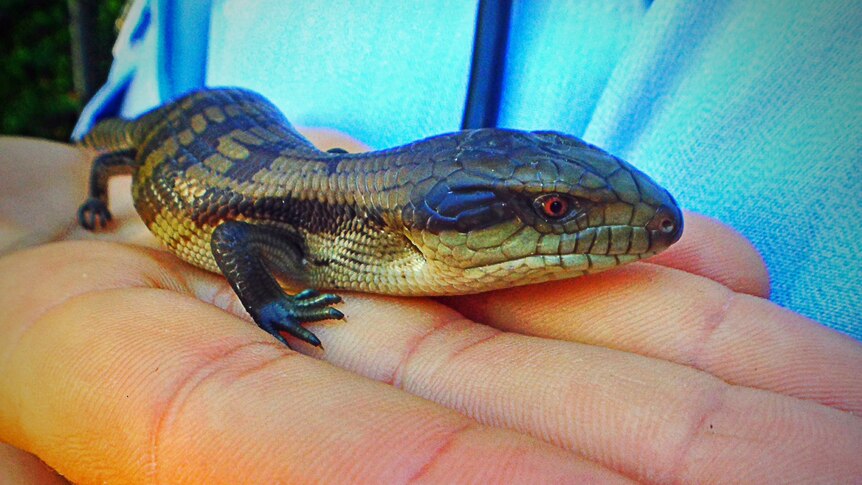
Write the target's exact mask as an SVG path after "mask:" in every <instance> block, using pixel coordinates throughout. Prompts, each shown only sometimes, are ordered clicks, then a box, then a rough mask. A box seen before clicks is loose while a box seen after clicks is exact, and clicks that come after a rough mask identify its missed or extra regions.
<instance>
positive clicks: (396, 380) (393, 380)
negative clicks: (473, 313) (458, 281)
mask: <svg viewBox="0 0 862 485" xmlns="http://www.w3.org/2000/svg"><path fill="white" fill-rule="evenodd" d="M463 322H470V323H472V320H469V319H467V318H464V317H463V316H462V315H461V314H457V316H455V317H452V316H447V317H446V318H441V319H439V320H438V321H437V322H436V323H435V324H434V325H433V326H431V328H429V329H428V331H426V332H425V333H423V334H422V335H419V336H417V337H415V338H413V339H411V341H410V342H408V344H407V350H406V351H405V352H404V355H403V356H402V357H401V358H400V359H399V361H398V365H397V366H396V367H395V371H393V372H392V376H391V377H390V378H389V379H387V380H386V382H387V383H388V384H390V385H392V386H395V387H399V388H400V387H401V385H402V378H403V377H404V372H406V368H407V366H408V365H409V364H410V361H412V360H413V357H414V356H415V355H416V354H417V353H418V352H419V349H420V348H421V347H422V346H423V344H424V343H425V342H426V341H427V340H429V338H430V337H431V336H433V335H437V334H438V333H440V332H441V331H443V330H445V329H446V328H447V327H451V326H453V325H456V324H459V323H463Z"/></svg>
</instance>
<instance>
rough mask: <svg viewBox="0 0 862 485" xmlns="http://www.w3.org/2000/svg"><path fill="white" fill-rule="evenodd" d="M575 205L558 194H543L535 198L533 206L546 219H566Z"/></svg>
mask: <svg viewBox="0 0 862 485" xmlns="http://www.w3.org/2000/svg"><path fill="white" fill-rule="evenodd" d="M574 205H575V204H573V203H572V201H570V200H569V199H568V198H567V197H563V196H562V195H560V194H544V195H540V196H539V197H536V200H535V206H536V209H538V211H539V213H540V215H542V216H543V217H546V218H548V219H562V218H563V217H566V216H567V215H568V214H569V212H570V211H571V209H572V208H573V206H574Z"/></svg>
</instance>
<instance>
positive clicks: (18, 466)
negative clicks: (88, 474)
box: [0, 443, 69, 485]
mask: <svg viewBox="0 0 862 485" xmlns="http://www.w3.org/2000/svg"><path fill="white" fill-rule="evenodd" d="M0 483H14V484H17V485H27V484H33V485H36V484H39V485H54V484H56V485H63V484H68V483H69V482H68V481H66V480H65V479H64V478H63V477H61V476H60V475H58V474H57V472H55V471H54V470H52V469H51V467H49V466H48V465H46V464H45V463H44V462H43V461H42V460H40V459H39V458H36V457H35V456H33V455H31V454H30V453H26V452H24V451H21V450H19V449H17V448H13V447H11V446H9V445H7V444H4V443H0Z"/></svg>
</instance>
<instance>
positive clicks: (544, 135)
mask: <svg viewBox="0 0 862 485" xmlns="http://www.w3.org/2000/svg"><path fill="white" fill-rule="evenodd" d="M451 136H453V137H455V138H454V143H452V144H451V145H449V147H448V148H446V149H444V150H443V151H444V152H445V153H440V154H437V155H436V156H432V157H431V161H430V162H429V163H430V165H431V167H429V168H426V169H424V170H421V173H419V172H420V171H417V173H416V174H415V175H414V177H413V180H411V181H410V183H409V185H410V186H411V188H410V196H409V201H407V203H406V204H405V205H404V207H403V208H402V210H401V217H400V219H401V221H402V224H403V225H404V229H405V230H406V235H407V237H408V238H409V239H410V240H411V242H412V243H413V245H414V246H415V247H416V249H417V250H418V251H420V252H421V253H422V255H423V256H424V259H425V260H426V261H427V263H428V265H429V267H430V268H432V271H431V272H432V273H434V275H433V277H432V278H425V279H433V278H440V281H439V284H440V288H442V289H443V292H447V293H448V292H470V291H480V290H481V291H484V290H488V289H493V288H499V287H505V286H514V285H519V284H527V283H534V282H540V281H547V280H553V279H560V278H566V277H570V276H577V275H580V274H584V273H589V272H595V271H600V270H603V269H608V268H611V267H613V266H617V265H619V264H622V263H626V262H630V261H635V260H638V259H642V258H644V257H647V256H651V255H653V254H656V253H658V252H660V251H662V250H664V249H666V248H667V247H668V246H670V245H671V244H673V243H674V242H676V241H677V240H678V239H679V238H680V235H681V234H682V227H683V220H682V213H681V211H680V209H679V207H678V206H677V204H676V202H675V201H674V199H673V197H671V195H670V194H669V193H668V192H667V191H666V190H665V189H663V188H661V187H660V186H659V185H658V184H656V183H655V182H653V181H652V180H651V179H650V178H649V177H647V176H646V175H644V174H643V173H641V172H640V171H638V170H637V169H635V168H634V167H632V166H631V165H629V164H628V163H626V162H625V161H623V160H620V159H618V158H616V157H614V156H612V155H610V154H608V153H607V152H605V151H603V150H601V149H599V148H597V147H594V146H592V145H589V144H587V143H585V142H583V141H581V140H579V139H578V138H574V137H571V136H567V135H563V134H559V133H553V132H534V133H525V132H518V131H508V130H474V131H468V132H462V133H459V134H456V135H451ZM424 285H425V286H426V287H427V288H426V290H429V291H434V290H433V288H431V287H432V286H436V283H435V282H434V281H426V282H424ZM447 288H451V291H450V290H449V289H447Z"/></svg>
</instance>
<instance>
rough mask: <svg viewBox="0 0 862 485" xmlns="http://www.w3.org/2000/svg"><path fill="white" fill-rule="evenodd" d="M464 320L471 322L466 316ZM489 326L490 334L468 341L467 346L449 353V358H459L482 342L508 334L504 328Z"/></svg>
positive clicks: (451, 359)
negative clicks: (498, 328)
mask: <svg viewBox="0 0 862 485" xmlns="http://www.w3.org/2000/svg"><path fill="white" fill-rule="evenodd" d="M464 320H467V321H468V322H471V321H470V320H468V319H466V318H465V319H464ZM471 323H472V322H471ZM487 328H488V329H489V330H490V331H491V333H490V334H489V335H485V336H483V337H481V338H479V339H477V340H474V341H472V342H470V343H468V344H467V345H465V346H463V347H461V348H459V349H457V350H455V351H454V352H452V353H451V354H450V355H449V360H450V361H453V360H455V359H457V358H458V356H460V355H463V354H464V353H466V352H467V351H468V350H471V349H475V348H476V347H479V346H480V345H482V344H485V343H488V342H490V341H492V340H494V339H496V338H498V337H501V336H503V335H506V334H507V332H503V331H502V330H497V329H495V328H493V327H487Z"/></svg>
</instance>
